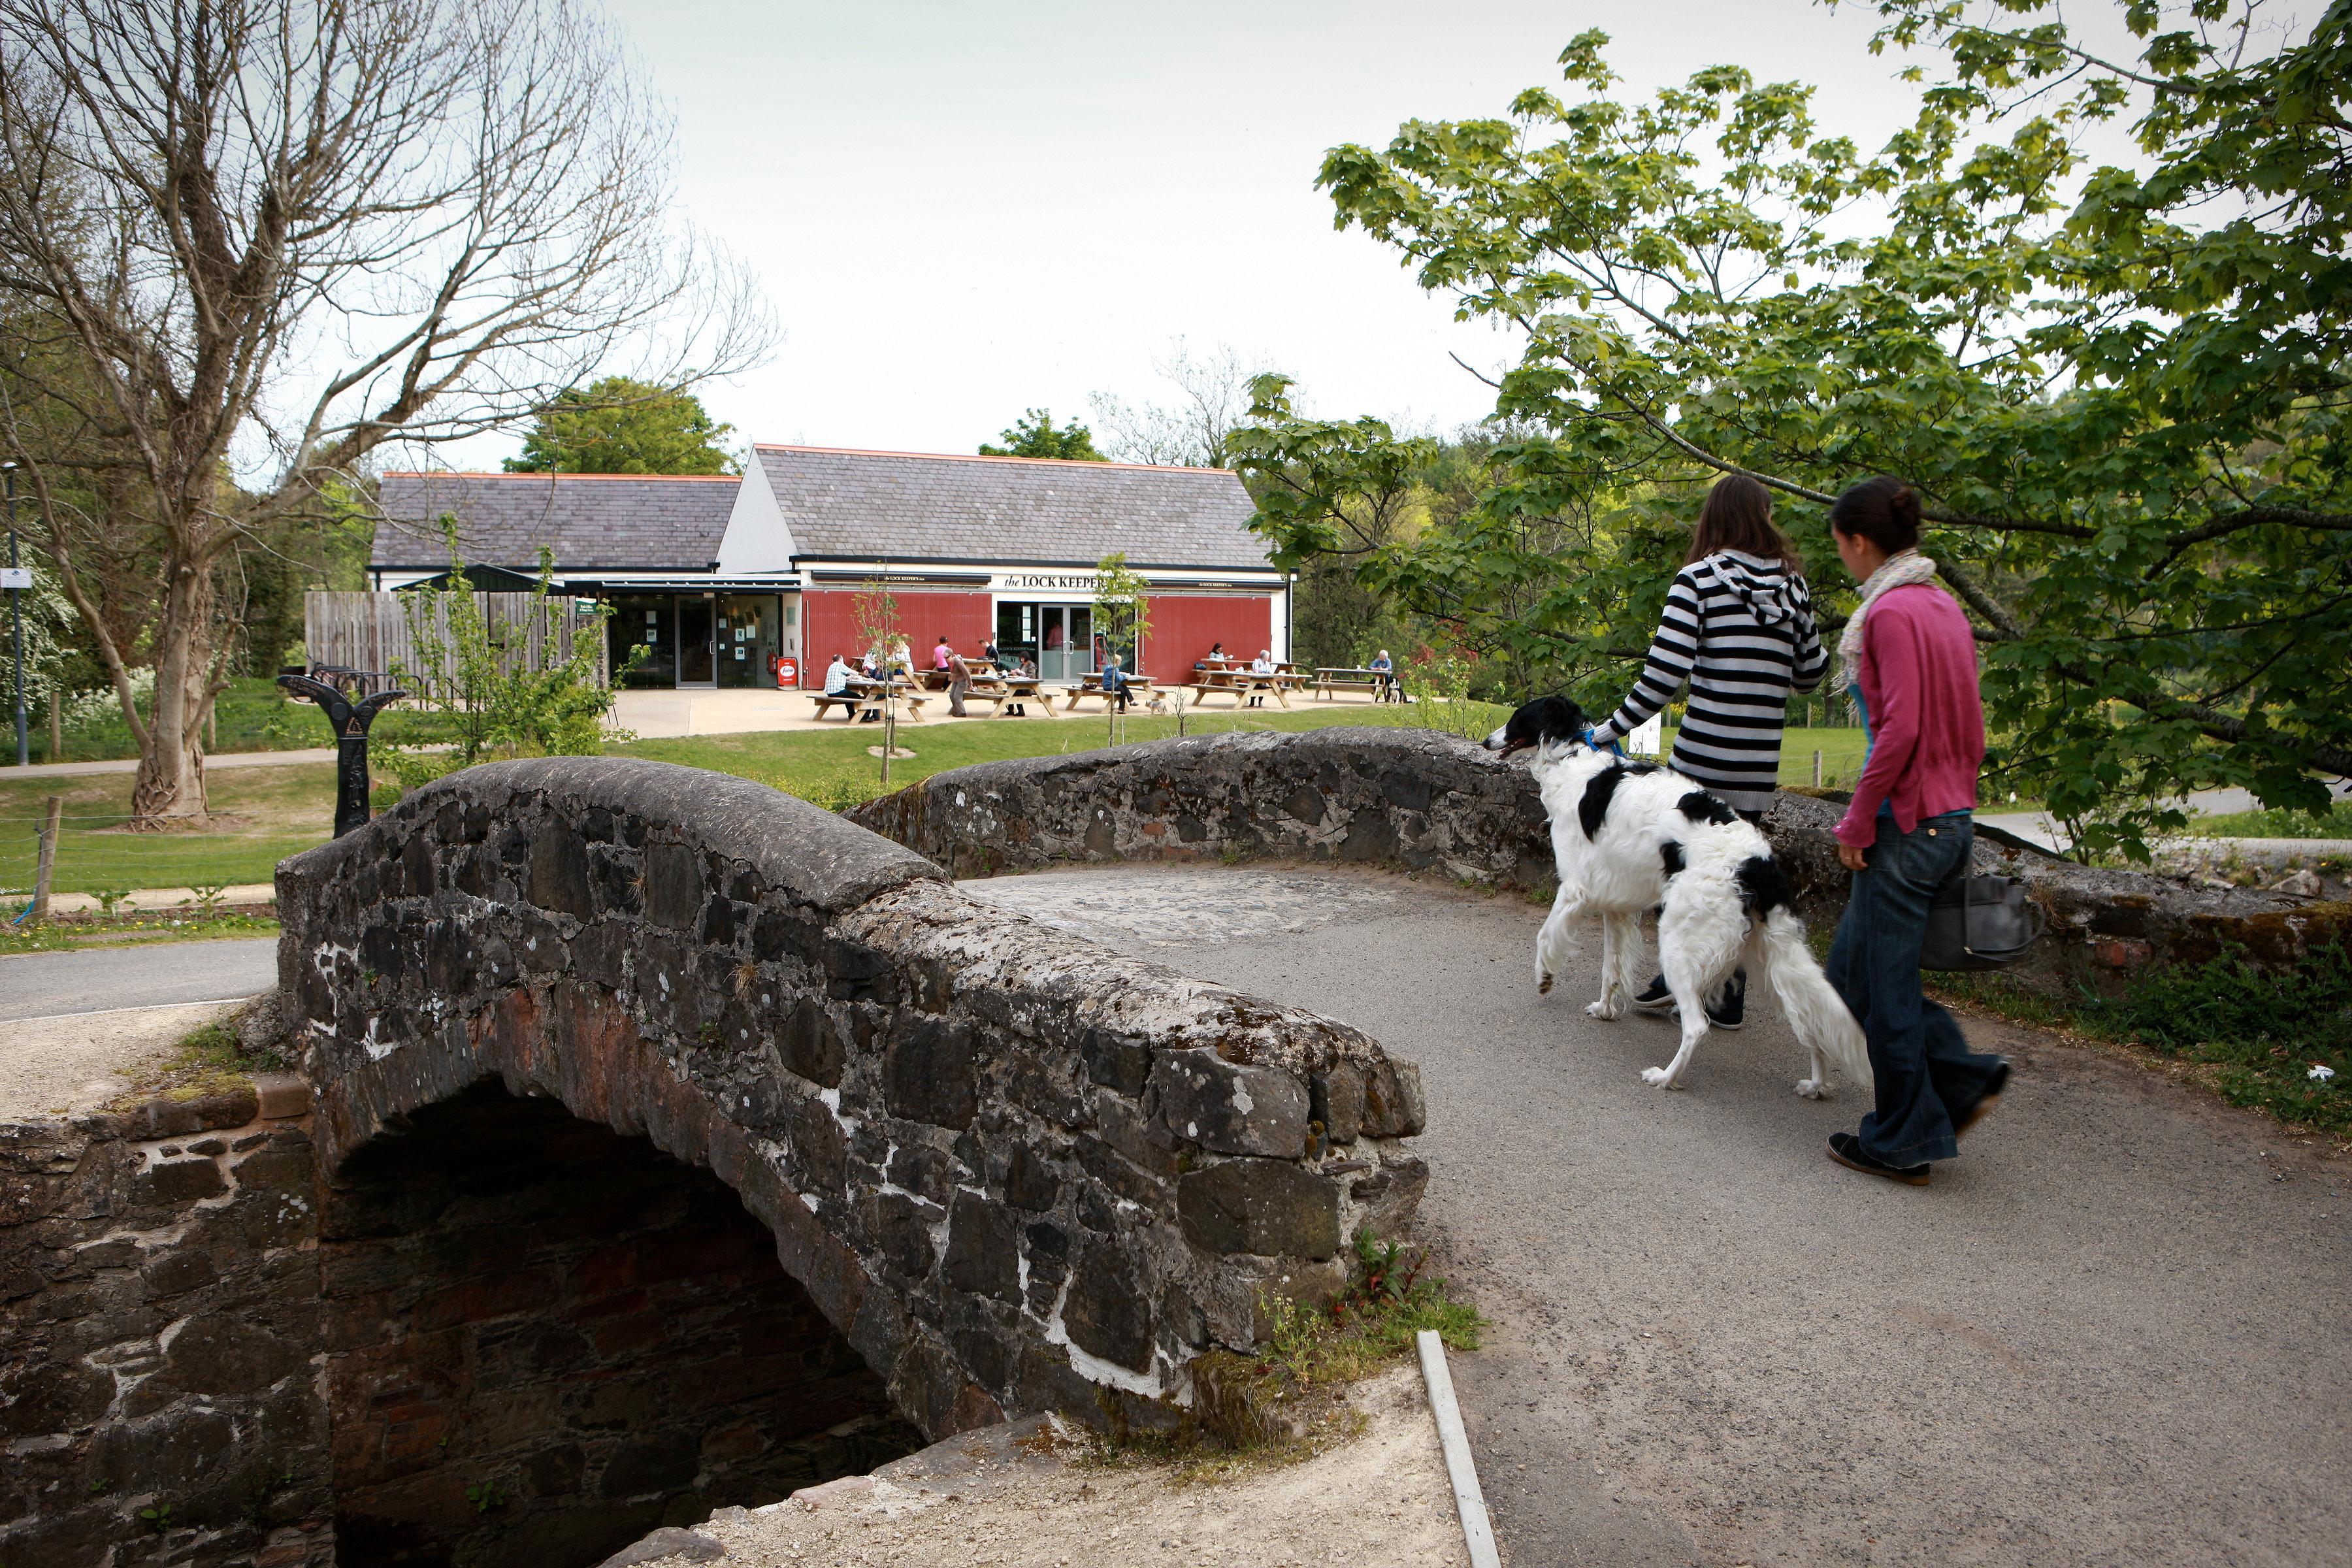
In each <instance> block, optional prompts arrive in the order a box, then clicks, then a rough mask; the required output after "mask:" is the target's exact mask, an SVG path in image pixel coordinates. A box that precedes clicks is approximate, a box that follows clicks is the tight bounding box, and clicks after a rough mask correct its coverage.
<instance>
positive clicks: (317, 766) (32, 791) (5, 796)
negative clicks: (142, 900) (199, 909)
mask: <svg viewBox="0 0 2352 1568" xmlns="http://www.w3.org/2000/svg"><path fill="white" fill-rule="evenodd" d="M334 790H335V766H334V764H333V763H293V764H289V766H286V767H282V768H281V767H267V768H221V769H218V770H216V771H215V772H213V773H208V774H207V775H206V776H205V793H206V795H207V796H208V797H209V798H210V800H211V802H212V807H213V811H214V813H215V826H214V827H213V828H212V829H211V830H210V831H207V832H202V833H131V832H128V831H126V830H125V829H124V827H123V824H125V823H126V822H128V821H129V820H130V819H131V774H129V773H93V774H89V775H86V776H79V777H67V778H47V779H27V780H25V781H23V782H22V783H19V782H16V781H14V780H7V781H5V782H0V887H5V888H9V889H28V888H30V887H31V886H32V884H33V871H34V861H35V858H36V857H37V853H38V849H39V833H40V819H41V812H42V809H43V807H42V802H43V799H44V797H46V796H48V795H62V796H63V797H64V799H65V808H64V813H65V821H64V826H63V829H62V831H61V832H60V833H59V834H58V859H57V869H56V873H55V879H54V880H53V881H52V883H51V884H50V886H51V889H52V890H53V891H56V892H60V893H100V894H103V893H106V892H110V891H114V890H129V889H135V888H196V887H204V886H206V885H222V886H226V885H227V884H230V883H236V882H267V881H268V880H269V879H270V878H271V875H272V874H273V872H274V870H275V868H276V867H277V865H278V861H279V860H281V859H284V858H286V857H287V856H289V855H292V854H296V853H298V852H299V851H301V850H304V849H308V848H310V847H312V846H314V845H318V844H322V843H324V842H326V839H327V837H328V836H329V834H330V833H331V831H332V830H333V827H334V820H335V801H334ZM7 913H8V914H9V915H11V916H13V915H14V914H15V913H16V910H15V909H13V908H11V909H10V910H8V911H7Z"/></svg>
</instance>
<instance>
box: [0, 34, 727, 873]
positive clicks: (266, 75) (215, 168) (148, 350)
mask: <svg viewBox="0 0 2352 1568" xmlns="http://www.w3.org/2000/svg"><path fill="white" fill-rule="evenodd" d="M635 79H636V72H635V69H634V68H633V66H632V64H631V62H630V61H629V60H628V59H627V58H626V57H625V53H624V51H623V50H622V48H621V47H620V45H619V43H618V41H617V39H616V38H615V37H614V34H613V33H612V31H611V29H610V28H609V27H608V26H606V25H605V24H604V23H602V22H601V21H599V20H597V19H595V18H594V17H593V16H592V15H591V14H590V13H589V12H588V11H587V10H586V9H585V8H584V7H583V5H579V4H576V3H575V0H483V3H481V4H475V5H459V4H457V0H221V3H219V4H215V5H204V6H181V5H160V4H142V3H137V0H133V3H131V4H124V5H100V6H92V5H81V4H78V3H75V0H0V331H6V332H7V333H8V334H9V335H10V339H11V342H9V344H8V345H7V346H8V348H9V350H10V353H11V355H12V360H11V363H10V367H9V368H10V372H11V381H12V383H13V384H12V385H10V386H9V387H8V388H7V391H8V395H7V397H6V398H5V399H0V447H5V450H6V452H7V453H8V455H10V456H13V457H14V458H16V460H17V461H18V462H19V463H20V464H22V465H23V467H24V468H25V470H26V479H27V481H28V488H29V489H30V490H31V492H32V496H33V502H34V507H33V510H34V511H35V514H36V517H37V520H38V527H39V529H40V530H41V531H43V532H44V534H45V539H44V544H45V548H46V549H47V553H48V554H49V556H50V558H51V560H52V561H53V562H54V563H56V564H57V566H58V576H59V581H60V584H61V586H62V587H63V588H64V589H65V590H66V592H67V594H68V597H69V598H71V599H72V600H73V602H74V605H75V608H76V611H77V612H78V613H79V615H80V616H82V617H83V619H84V621H85V622H86V623H87V624H88V625H89V627H90V629H91V633H92V637H93V638H94V640H95V641H96V642H97V644H98V648H99V653H100V658H101V660H102V662H103V663H104V665H105V666H106V668H107V672H108V675H109V678H110V679H111V680H112V682H113V684H114V686H115V688H116V691H117V694H118V697H119V698H120V700H121V702H122V706H123V710H124V717H125V719H126V720H127V721H129V723H130V725H131V731H132V733H133V734H134V735H135V736H136V737H137V738H138V741H139V745H140V763H139V773H138V777H137V780H136V783H135V784H134V786H133V792H132V810H133V814H134V818H135V820H136V821H137V822H138V823H140V824H142V825H143V826H157V825H162V824H164V823H168V822H173V821H180V822H187V823H193V824H201V823H202V822H203V821H204V820H205V790H204V765H203V748H202V745H201V742H200V737H201V735H202V733H203V730H204V721H205V716H206V714H207V713H208V712H209V710H210V708H211V705H212V702H213V700H214V698H215V695H216V694H217V693H218V692H219V691H220V690H221V689H222V688H223V685H224V684H225V682H226V678H227V668H228V662H229V661H228V657H227V649H228V648H229V647H230V646H231V645H232V643H233V641H234V638H233V636H232V633H231V628H230V622H231V619H232V616H230V614H229V613H228V609H227V607H226V605H224V602H223V599H222V595H221V592H220V584H221V568H222V565H223V563H224V562H226V560H228V559H229V558H230V557H231V556H233V555H234V554H235V552H236V551H238V550H239V549H240V548H242V547H243V546H244V545H245V544H246V543H247V542H250V541H253V540H256V539H257V538H260V537H262V536H263V535H264V534H265V533H266V532H267V531H268V529H269V528H270V527H272V526H273V525H275V524H276V523H278V521H281V520H285V519H289V518H294V517H298V516H300V515H303V514H304V513H305V511H306V510H307V509H309V508H310V506H311V504H312V502H313V500H314V499H315V498H316V497H317V496H318V495H319V493H320V490H321V489H322V488H323V487H325V486H326V485H327V484H329V483H330V482H331V480H334V479H344V480H346V481H353V482H356V481H357V480H358V479H360V478H361V468H362V464H363V463H364V462H365V460H366V459H367V458H369V457H370V455H371V454H372V453H373V452H374V451H375V450H376V449H377V448H378V447H381V446H383V444H384V443H386V442H389V441H395V440H397V441H403V442H406V443H410V444H412V445H413V444H430V443H434V442H440V441H447V440H456V439H461V438H464V437H469V436H474V435H478V434H481V433H483V432H486V431H489V430H493V429H497V428H499V427H501V426H506V425H508V424H509V423H511V422H513V421H515V420H517V419H520V418H521V417H523V416H527V415H529V414H530V413H531V412H533V411H535V410H537V409H540V408H541V407H543V406H545V405H547V404H548V403H549V402H551V400H552V399H553V398H554V397H555V396H556V395H557V394H558V393H559V392H561V391H562V389H563V388H566V387H570V386H573V385H576V384H580V383H581V382H583V380H586V379H588V378H589V376H590V375H591V374H593V373H594V372H595V371H597V370H598V369H599V368H600V367H603V366H605V365H607V364H608V363H612V362H614V361H623V362H628V363H631V365H632V367H633V368H632V369H631V374H633V375H634V376H635V378H636V379H639V380H642V381H646V382H648V383H651V384H657V385H662V386H671V387H684V386H688V385H690V384H695V383H696V382H698V380H699V379H701V378H702V377H704V376H707V375H712V374H729V373H731V372H732V371H734V370H736V369H740V368H741V367H743V366H744V365H746V364H748V363H752V362H754V361H756V360H757V359H758V358H759V357H760V356H761V354H762V353H764V352H765V347H766V344H767V342H768V341H769V339H770V336H771V329H770V325H769V322H768V320H767V317H766V314H765V311H764V310H763V309H762V307H761V305H760V303H759V301H758V300H757V298H756V296H755V294H754V292H753V290H752V289H751V284H750V281H749V279H747V278H746V277H745V276H744V275H742V274H741V273H740V272H739V271H738V270H736V269H735V268H732V267H731V266H730V265H729V264H728V263H726V262H725V261H724V260H723V259H722V258H718V257H716V256H714V255H713V254H712V253H710V252H709V251H708V250H707V249H706V248H704V247H702V246H701V245H700V244H699V243H698V242H697V241H695V240H694V239H692V238H691V237H680V236H678V235H677V234H676V233H674V232H673V227H672V225H671V223H670V221H669V220H670V212H671V207H672V187H673V180H672V174H671V165H672V158H671V153H670V143H669V125H668V121H667V116H666V114H665V113H664V112H663V111H662V110H660V109H659V108H658V106H656V104H654V103H652V102H651V101H649V100H647V99H646V96H645V95H644V93H643V91H642V90H641V89H639V88H638V87H637V86H636V85H635ZM60 411H62V414H60ZM61 424H66V425H71V426H73V428H72V429H68V430H64V431H63V432H62V434H64V435H65V436H67V437H70V438H68V439H64V440H60V439H58V437H59V436H60V434H61V431H60V425H61ZM233 468H235V469H237V470H241V471H244V472H247V473H248V474H250V475H254V476H257V478H255V479H253V480H252V481H251V482H250V483H248V484H243V485H240V484H236V483H232V482H231V476H232V469H233ZM93 551H97V552H111V553H112V554H113V555H114V556H116V557H117V558H119V559H122V560H131V559H134V558H138V559H145V560H147V561H149V562H151V563H152V579H151V581H152V595H153V598H154V601H155V609H154V614H153V616H152V625H151V626H149V627H148V628H146V629H145V632H144V637H145V646H144V648H143V649H142V648H140V647H132V646H129V645H127V644H126V643H125V641H124V640H123V638H122V637H121V636H120V635H118V628H117V627H116V626H114V625H113V624H111V623H110V618H109V616H107V615H106V614H104V613H103V607H102V606H101V605H100V603H99V596H100V588H99V587H98V586H97V585H95V584H93V583H92V580H91V577H90V575H89V574H88V573H87V572H86V570H85V567H86V563H87V561H88V557H89V553H90V552H93ZM141 658H144V659H146V660H148V661H150V662H152V666H153V668H154V672H155V695H154V699H153V704H152V711H151V712H149V713H146V714H143V715H142V714H141V713H140V712H139V711H138V710H137V708H136V705H135V704H134V703H133V702H132V700H131V694H130V693H131V688H130V670H131V665H132V663H133V662H134V661H136V660H139V659H141Z"/></svg>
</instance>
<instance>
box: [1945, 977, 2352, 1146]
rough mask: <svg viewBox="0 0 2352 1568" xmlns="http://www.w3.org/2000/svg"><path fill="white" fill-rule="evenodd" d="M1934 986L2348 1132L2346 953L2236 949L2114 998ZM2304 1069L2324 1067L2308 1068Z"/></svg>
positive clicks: (1980, 983) (2351, 1060) (2351, 1078)
mask: <svg viewBox="0 0 2352 1568" xmlns="http://www.w3.org/2000/svg"><path fill="white" fill-rule="evenodd" d="M1931 984H1932V988H1933V989H1934V990H1935V991H1936V993H1937V994H1939V995H1943V996H1946V997H1949V998H1951V999H1953V1000H1957V1001H1962V1002H1970V1003H1974V1004H1976V1005H1979V1006H1982V1007H1984V1008H1986V1009H1987V1010H1989V1011H1991V1012H1995V1013H1999V1014H2000V1015H2001V1016H2004V1017H2008V1018H2011V1019H2014V1020H2016V1021H2017V1022H2019V1023H2024V1024H2032V1025H2035V1026H2040V1027H2043V1028H2057V1029H2063V1030H2071V1031H2073V1032H2075V1033H2077V1034H2081V1035H2084V1036H2087V1037H2090V1038H2092V1039H2095V1040H2105V1041H2107V1042H2110V1043H2112V1044H2117V1045H2122V1046H2125V1047H2128V1048H2129V1049H2131V1050H2133V1051H2135V1052H2140V1053H2145V1054H2146V1055H2147V1056H2150V1057H2153V1058H2157V1059H2158V1060H2160V1061H2165V1062H2169V1063H2177V1064H2179V1066H2180V1067H2182V1068H2185V1069H2187V1070H2188V1071H2189V1073H2190V1074H2191V1075H2192V1076H2194V1077H2196V1078H2198V1079H2200V1080H2201V1081H2203V1082H2204V1083H2206V1084H2208V1085H2209V1086H2210V1087H2211V1088H2212V1089H2215V1090H2217V1091H2218V1092H2219V1093H2220V1094H2221V1097H2222V1098H2223V1099H2225V1100H2229V1101H2230V1102H2231V1104H2232V1105H2242V1106H2247V1107H2250V1108H2252V1109H2254V1110H2265V1111H2268V1112H2269V1113H2270V1114H2272V1115H2273V1116H2275V1117H2277V1118H2278V1119H2279V1120H2280V1121H2284V1122H2286V1123H2288V1124H2289V1125H2291V1126H2295V1127H2300V1128H2305V1129H2308V1130H2310V1131H2315V1132H2321V1133H2325V1134H2326V1135H2327V1136H2329V1137H2331V1138H2335V1139H2337V1140H2339V1141H2352V951H2347V949H2345V948H2343V947H2340V946H2339V947H2329V948H2322V949H2319V950H2317V951H2315V952H2311V953H2307V954H2305V957H2304V958H2303V959H2302V961H2301V962H2300V963H2297V964H2296V966H2295V967H2294V969H2292V970H2289V971H2287V972H2285V973H2276V972H2273V971H2269V970H2264V969H2259V968H2257V967H2255V966H2254V965H2253V964H2252V963H2248V962H2247V961H2246V959H2245V956H2244V955H2243V954H2242V953H2239V952H2231V953H2226V954H2224V955H2223V956H2221V957H2220V958H2217V959H2214V960H2212V961H2211V962H2210V963H2201V964H2194V965H2186V964H2184V965H2175V966H2172V967H2170V968H2166V969H2158V970H2155V971H2152V972H2147V973H2142V974H2139V975H2136V976H2135V977H2134V978H2133V979H2132V980H2131V981H2130V982H2129V983H2128V984H2126V987H2125V989H2124V990H2123V992H2122V993H2121V994H2118V995H2116V996H2111V997H2110V996H2097V995H2094V994H2090V993H2088V992H2085V993H2083V994H2079V995H2077V996H2075V997H2072V998H2053V997H2047V996H2042V995H2039V994H2033V993H2031V992H2026V991H2022V990H2021V989H2018V988H2017V987H2014V986H2012V985H2010V984H2006V983H2004V982H2002V981H2000V980H1998V979H1993V978H1987V977H1979V976H1977V975H1937V976H1935V977H1933V979H1932V982H1931ZM2313 1068H2326V1069H2328V1074H2329V1075H2332V1076H2321V1077H2317V1078H2315V1077H2314V1076H2312V1069H2313Z"/></svg>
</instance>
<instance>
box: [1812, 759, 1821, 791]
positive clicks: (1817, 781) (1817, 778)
mask: <svg viewBox="0 0 2352 1568" xmlns="http://www.w3.org/2000/svg"><path fill="white" fill-rule="evenodd" d="M1813 787H1814V788H1815V789H1819V788H1821V787H1822V754H1821V753H1820V752H1814V753H1813Z"/></svg>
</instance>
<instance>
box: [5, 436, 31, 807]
mask: <svg viewBox="0 0 2352 1568" xmlns="http://www.w3.org/2000/svg"><path fill="white" fill-rule="evenodd" d="M0 478H5V480H6V483H7V487H8V569H9V570H10V571H11V572H12V573H13V572H15V571H16V570H18V569H19V568H20V567H21V565H22V563H20V562H19V561H18V560H17V559H16V464H14V463H9V464H7V465H5V474H0ZM8 618H9V620H10V621H11V622H12V623H13V630H14V632H15V637H16V765H17V766H18V767H20V768H23V767H30V766H31V765H32V762H33V752H32V742H31V741H30V740H29V739H27V738H26V733H25V590H24V589H22V588H17V587H11V588H10V589H9V590H8Z"/></svg>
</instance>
